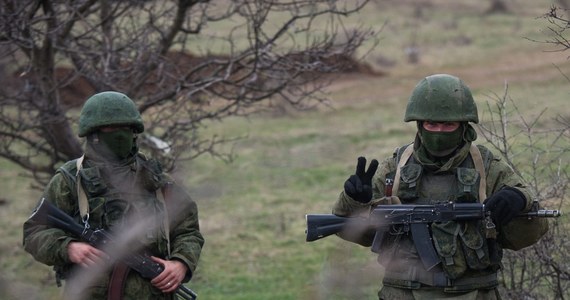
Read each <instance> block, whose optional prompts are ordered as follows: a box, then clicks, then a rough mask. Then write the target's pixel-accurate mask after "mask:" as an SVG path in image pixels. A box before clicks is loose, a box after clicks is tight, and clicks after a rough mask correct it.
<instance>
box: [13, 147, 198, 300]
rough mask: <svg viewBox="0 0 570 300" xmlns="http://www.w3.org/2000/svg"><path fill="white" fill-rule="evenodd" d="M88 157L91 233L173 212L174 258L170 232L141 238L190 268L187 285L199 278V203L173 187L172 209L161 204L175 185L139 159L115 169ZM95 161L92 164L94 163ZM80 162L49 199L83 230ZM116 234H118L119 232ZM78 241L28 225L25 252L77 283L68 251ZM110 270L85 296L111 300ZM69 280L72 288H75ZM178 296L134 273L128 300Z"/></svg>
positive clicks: (58, 177) (71, 165)
mask: <svg viewBox="0 0 570 300" xmlns="http://www.w3.org/2000/svg"><path fill="white" fill-rule="evenodd" d="M91 154H92V155H91V156H89V152H88V153H87V156H86V160H85V161H84V162H83V166H84V168H83V170H81V172H80V175H79V176H81V182H82V184H83V188H84V190H85V193H86V194H87V198H88V203H89V213H90V214H89V223H90V226H91V228H103V229H106V230H109V231H111V232H112V231H113V229H117V228H125V227H126V228H128V226H129V224H124V222H127V221H126V220H128V219H127V218H126V216H127V215H129V216H130V215H132V214H140V216H142V217H143V218H144V216H164V214H165V213H166V212H167V211H168V217H169V219H170V226H169V227H170V245H171V246H170V253H171V255H170V257H169V256H168V250H169V249H167V248H168V247H167V245H168V243H167V240H166V236H165V229H164V227H163V226H162V225H161V224H159V226H154V225H153V226H149V227H148V228H147V229H145V234H144V236H143V237H140V238H138V240H141V241H142V243H143V244H144V246H145V249H146V251H147V252H149V254H151V255H154V256H158V257H161V258H167V259H177V260H180V261H182V262H184V263H185V264H186V265H187V266H188V273H187V276H186V281H187V280H189V279H190V277H191V276H192V274H193V273H194V271H195V269H196V266H197V263H198V259H199V257H200V252H201V249H202V246H203V244H204V238H203V236H202V235H201V233H200V229H199V224H198V210H197V206H196V203H195V202H194V201H192V199H190V197H189V196H188V194H187V193H186V192H185V191H184V190H183V189H182V188H181V187H179V186H178V185H176V184H173V185H172V188H171V189H170V195H169V197H168V198H167V199H166V202H167V205H166V206H167V207H164V204H163V203H161V202H160V201H159V200H158V199H157V197H156V192H157V190H159V189H160V188H161V187H163V186H165V185H166V184H167V183H171V182H172V180H171V179H170V178H169V177H168V175H166V174H165V173H162V171H161V170H160V167H159V165H158V164H157V163H156V162H154V161H152V160H147V159H146V158H145V157H144V156H143V155H141V154H139V155H136V156H135V157H132V158H130V159H128V160H126V161H124V162H122V164H120V165H114V166H110V165H107V164H105V163H104V162H102V161H98V160H94V159H92V158H94V157H96V155H95V154H93V153H91ZM90 158H91V159H90ZM76 172H77V169H76V161H75V160H74V161H69V162H67V163H66V164H65V165H64V166H63V167H61V168H60V169H59V171H58V172H57V173H56V174H55V176H54V177H53V178H52V179H51V181H50V182H49V184H48V185H47V187H46V188H45V191H44V194H43V197H45V198H46V199H49V201H50V202H52V203H53V204H55V205H56V206H57V207H59V208H60V209H62V210H63V211H64V212H66V213H67V214H69V215H70V216H72V217H74V219H76V220H77V222H78V223H80V224H81V217H80V215H79V207H78V199H77V189H76V186H75V183H76V178H75V174H76ZM114 233H115V232H114ZM73 240H76V238H75V237H73V236H70V235H68V234H67V233H65V232H64V231H62V230H59V229H56V228H50V227H46V226H43V225H39V224H34V223H33V221H31V220H28V221H26V222H25V223H24V240H23V243H24V249H25V250H26V251H27V252H29V253H30V254H32V255H33V257H34V258H35V259H36V260H37V261H39V262H41V263H44V264H46V265H50V266H54V269H55V270H56V271H57V272H58V274H59V275H60V276H62V277H63V278H64V279H65V278H67V279H73V276H74V274H76V273H75V272H76V271H77V270H78V267H76V266H74V265H73V264H72V263H71V262H70V261H69V258H68V254H67V245H68V244H69V242H71V241H73ZM109 275H110V270H106V271H105V272H104V273H103V274H102V275H101V276H99V277H98V278H96V279H95V280H93V281H91V282H90V284H89V286H88V287H87V290H86V291H85V294H86V295H88V296H86V298H87V299H106V298H107V286H108V280H109ZM69 281H70V280H68V282H67V284H66V291H69V290H70V287H69V286H67V285H69V284H71V283H70V282H69ZM172 297H173V295H171V294H170V295H166V294H163V293H162V292H161V291H160V290H158V289H156V288H155V287H154V286H153V285H152V284H151V283H150V281H149V280H147V279H144V278H142V277H141V276H139V275H138V274H137V273H136V272H134V271H131V272H130V273H129V275H128V277H127V280H126V285H125V293H124V299H172Z"/></svg>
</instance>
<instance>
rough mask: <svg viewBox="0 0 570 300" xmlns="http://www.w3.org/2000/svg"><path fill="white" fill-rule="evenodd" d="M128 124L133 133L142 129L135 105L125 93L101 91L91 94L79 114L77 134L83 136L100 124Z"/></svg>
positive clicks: (142, 125) (141, 122)
mask: <svg viewBox="0 0 570 300" xmlns="http://www.w3.org/2000/svg"><path fill="white" fill-rule="evenodd" d="M111 125H129V126H132V127H133V130H134V132H135V133H141V132H143V131H144V124H143V121H142V118H141V115H140V113H139V111H138V109H137V106H136V105H135V103H134V102H133V100H131V99H130V98H129V97H127V96H126V95H125V94H122V93H118V92H102V93H99V94H95V95H93V96H91V97H90V98H89V99H87V101H86V102H85V104H84V105H83V108H82V109H81V114H80V115H79V136H80V137H84V136H86V135H88V134H90V133H91V132H93V131H95V130H96V129H97V128H98V127H101V126H111Z"/></svg>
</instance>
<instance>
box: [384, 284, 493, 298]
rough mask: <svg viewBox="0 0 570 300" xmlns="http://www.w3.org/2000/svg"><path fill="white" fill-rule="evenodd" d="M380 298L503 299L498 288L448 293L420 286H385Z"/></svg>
mask: <svg viewBox="0 0 570 300" xmlns="http://www.w3.org/2000/svg"><path fill="white" fill-rule="evenodd" d="M378 299H379V300H439V299H446V300H501V297H500V295H499V291H498V290H497V289H491V290H475V291H471V292H466V293H446V292H444V291H443V289H435V288H420V289H416V290H411V289H399V288H395V287H389V286H384V287H383V288H382V289H381V290H380V291H379V292H378Z"/></svg>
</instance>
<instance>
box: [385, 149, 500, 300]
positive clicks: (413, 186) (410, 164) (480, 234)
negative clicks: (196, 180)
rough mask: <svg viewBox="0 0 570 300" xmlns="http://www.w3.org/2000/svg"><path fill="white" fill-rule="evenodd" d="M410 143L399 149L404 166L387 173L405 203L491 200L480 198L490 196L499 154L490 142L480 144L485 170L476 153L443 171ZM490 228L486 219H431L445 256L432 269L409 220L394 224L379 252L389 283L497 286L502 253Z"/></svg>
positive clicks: (398, 159)
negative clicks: (433, 168) (489, 179)
mask: <svg viewBox="0 0 570 300" xmlns="http://www.w3.org/2000/svg"><path fill="white" fill-rule="evenodd" d="M409 147H413V144H412V145H407V146H404V147H401V148H399V149H397V150H396V151H395V153H394V158H395V162H396V165H397V166H398V167H397V169H396V170H394V171H392V172H390V173H388V174H387V175H386V183H387V187H388V186H390V185H391V184H394V183H395V184H394V194H393V196H397V197H398V198H399V199H400V201H401V202H402V203H403V204H434V203H437V202H450V201H452V202H456V203H478V202H481V201H483V200H485V199H480V198H481V197H485V196H484V195H485V193H484V189H485V188H486V182H485V177H486V176H485V174H487V173H488V168H489V166H490V163H491V160H492V159H493V156H492V153H491V152H490V151H489V150H487V149H486V148H485V147H483V146H477V150H478V151H479V153H480V155H478V156H479V157H478V158H476V159H478V160H479V164H480V165H482V166H483V170H477V169H476V167H475V164H476V163H475V162H474V158H473V157H472V155H471V154H470V155H468V156H467V158H466V159H465V160H464V161H463V162H461V164H460V165H459V166H458V167H457V168H453V169H451V170H450V171H448V172H442V173H433V172H430V171H429V170H427V169H425V168H424V167H423V166H422V165H421V164H419V163H418V162H417V161H416V160H415V159H414V157H413V156H412V155H411V151H412V149H413V148H409ZM406 149H408V152H407V153H408V154H407V155H406V154H405V151H406ZM473 150H474V149H472V151H473ZM403 155H404V157H403ZM402 159H405V161H403V160H402ZM480 168H481V167H480ZM479 172H482V173H483V176H480V174H479ZM396 176H399V178H395V177H396ZM482 181H483V184H481V182H482ZM480 195H483V196H480ZM485 233H486V232H485V227H484V224H483V222H482V221H469V222H443V223H433V224H431V237H432V241H433V246H434V248H435V250H436V253H437V254H438V256H439V257H440V258H441V261H442V262H441V264H440V265H438V266H436V268H434V269H432V270H430V271H427V270H425V268H424V267H423V265H422V263H421V261H420V257H419V255H418V251H417V249H416V247H415V245H414V243H413V241H412V239H411V235H410V233H409V231H406V230H405V228H404V226H393V227H392V228H391V229H390V232H389V234H388V235H387V238H385V239H384V240H383V242H382V245H381V247H380V251H379V252H378V253H379V257H378V259H379V262H380V263H381V264H382V265H384V266H385V267H386V272H385V277H384V285H387V286H393V287H398V288H406V289H416V288H420V287H421V286H432V287H442V288H444V289H445V290H446V291H450V292H453V291H455V292H458V291H468V290H474V289H480V288H494V287H496V286H497V285H498V282H497V275H496V270H497V269H498V267H499V262H500V256H501V253H498V252H499V251H500V250H499V249H498V248H497V247H496V246H495V245H496V243H495V241H494V240H493V241H491V243H492V247H491V249H492V250H491V253H490V251H489V249H490V247H489V242H488V241H487V238H486V235H485Z"/></svg>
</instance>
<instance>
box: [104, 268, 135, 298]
mask: <svg viewBox="0 0 570 300" xmlns="http://www.w3.org/2000/svg"><path fill="white" fill-rule="evenodd" d="M129 271H130V268H129V267H128V266H127V265H125V264H124V263H121V262H117V263H116V264H115V266H114V267H113V273H112V274H111V278H110V279H109V288H108V289H107V299H108V300H121V299H123V293H124V290H125V282H126V281H127V275H129Z"/></svg>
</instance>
